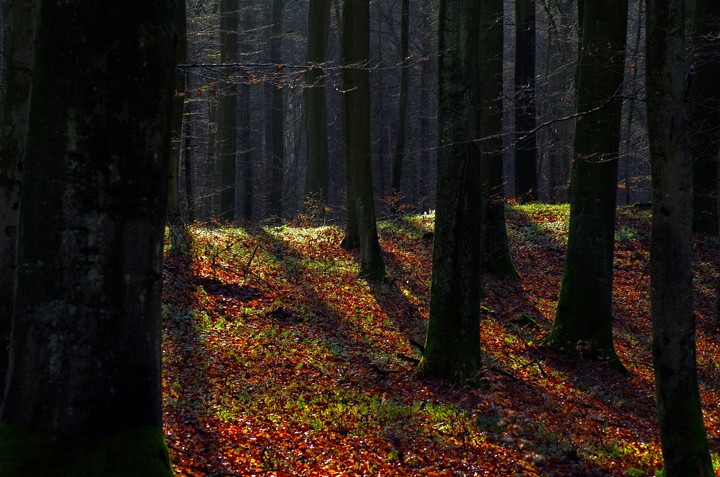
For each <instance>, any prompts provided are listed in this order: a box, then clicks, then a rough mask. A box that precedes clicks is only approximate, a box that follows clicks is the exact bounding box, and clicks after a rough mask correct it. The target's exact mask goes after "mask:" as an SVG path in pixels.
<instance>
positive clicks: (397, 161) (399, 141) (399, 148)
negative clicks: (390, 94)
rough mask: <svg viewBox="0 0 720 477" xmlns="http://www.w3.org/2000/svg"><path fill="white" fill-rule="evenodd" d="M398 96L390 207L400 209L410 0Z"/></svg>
mask: <svg viewBox="0 0 720 477" xmlns="http://www.w3.org/2000/svg"><path fill="white" fill-rule="evenodd" d="M400 15H401V16H400V98H399V100H398V130H397V137H396V140H395V155H394V156H393V166H392V178H391V183H390V194H391V198H390V199H391V204H390V205H391V209H392V212H393V213H395V214H397V213H398V212H399V211H400V200H401V198H402V197H401V193H400V183H401V182H402V173H403V162H404V158H405V136H406V129H407V109H408V83H409V78H410V71H409V65H408V62H409V61H410V48H409V43H410V34H409V30H410V0H402V5H401V14H400Z"/></svg>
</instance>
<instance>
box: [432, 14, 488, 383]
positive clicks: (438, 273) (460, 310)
mask: <svg viewBox="0 0 720 477" xmlns="http://www.w3.org/2000/svg"><path fill="white" fill-rule="evenodd" d="M490 3H491V2H488V1H487V0H483V1H478V0H441V1H440V16H439V51H440V52H441V54H440V56H439V65H438V66H439V72H440V76H439V105H438V108H439V109H438V126H439V130H438V134H439V147H438V157H437V161H438V162H437V167H438V171H437V208H436V212H435V237H434V248H433V269H432V289H431V295H430V319H429V322H428V329H427V337H426V341H425V351H424V353H423V357H422V361H421V362H420V368H421V369H422V370H423V371H424V372H428V373H430V374H434V375H437V376H441V377H444V378H447V379H450V380H453V381H466V380H472V379H474V378H475V377H476V375H477V372H478V370H479V369H480V365H481V353H480V315H479V313H480V288H481V283H480V279H481V251H480V247H479V246H478V244H479V243H481V235H482V223H483V221H482V218H483V217H482V215H483V214H482V210H483V208H482V192H481V191H482V168H481V160H480V157H481V151H480V147H479V142H478V139H479V138H480V131H479V130H478V124H479V120H480V114H481V113H480V110H481V106H482V105H481V101H480V97H479V93H480V90H479V81H480V59H479V58H478V54H479V52H478V47H479V35H480V31H479V30H480V28H485V27H486V25H484V24H483V25H481V19H482V17H481V10H482V9H484V8H486V6H489V5H490Z"/></svg>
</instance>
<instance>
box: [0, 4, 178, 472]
mask: <svg viewBox="0 0 720 477" xmlns="http://www.w3.org/2000/svg"><path fill="white" fill-rule="evenodd" d="M39 5H40V14H39V18H40V24H39V25H38V28H37V30H36V31H37V37H36V42H35V47H36V50H35V57H34V70H33V83H32V99H31V104H30V111H29V122H28V133H27V139H26V143H25V158H26V161H24V179H23V189H22V197H21V200H22V207H21V212H20V222H19V224H20V227H19V235H18V243H19V246H18V273H17V284H16V294H15V309H14V317H13V319H14V321H13V331H12V342H11V352H10V368H9V371H8V382H7V386H6V393H5V401H4V403H3V407H2V410H1V411H0V476H3V477H5V476H7V477H10V476H12V477H24V476H28V477H30V476H32V477H37V476H49V475H53V476H70V475H73V476H75V475H85V476H90V477H95V476H120V475H133V476H148V477H149V476H153V477H154V476H164V475H166V476H170V475H172V471H171V468H170V462H169V458H168V453H167V449H166V447H165V443H164V440H163V436H162V425H161V417H162V413H161V388H160V366H161V361H160V334H161V333H160V304H161V294H160V286H161V277H162V250H163V247H162V243H163V235H164V219H165V213H166V207H167V170H168V161H169V154H170V129H171V124H170V123H171V111H172V92H173V81H174V66H175V58H174V57H175V45H174V39H175V38H174V31H173V7H172V6H173V5H174V2H172V1H162V0H160V1H156V2H152V3H151V4H149V3H147V2H145V1H137V0H129V1H127V0H126V1H123V2H120V1H106V2H95V1H90V0H78V1H74V2H56V1H50V0H47V1H46V0H42V1H41V2H39ZM129 11H131V12H133V14H132V15H128V12H129Z"/></svg>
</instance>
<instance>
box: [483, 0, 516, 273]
mask: <svg viewBox="0 0 720 477" xmlns="http://www.w3.org/2000/svg"><path fill="white" fill-rule="evenodd" d="M481 15H482V19H481V23H482V25H483V28H482V29H481V30H480V31H479V35H480V38H479V40H478V43H479V46H478V48H479V50H478V61H479V62H480V70H481V71H482V72H483V74H482V75H480V76H479V80H478V88H479V94H480V101H481V107H480V117H479V121H480V122H479V123H478V131H479V134H480V138H481V140H480V154H481V162H482V167H483V193H484V194H485V196H484V197H483V205H484V207H485V211H484V216H485V221H484V224H485V230H483V238H482V244H481V247H482V249H483V250H482V251H483V266H484V269H485V271H487V272H488V273H492V274H495V275H498V276H503V277H512V278H519V276H520V275H519V274H518V273H517V271H516V270H515V267H514V266H513V263H512V257H511V256H510V246H509V243H508V236H507V225H506V223H505V197H504V194H503V184H504V181H505V177H504V175H503V162H502V139H501V135H502V95H503V84H502V56H503V54H502V52H503V31H502V18H503V8H502V3H501V2H497V1H495V0H483V2H482V13H481Z"/></svg>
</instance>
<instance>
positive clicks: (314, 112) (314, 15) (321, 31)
mask: <svg viewBox="0 0 720 477" xmlns="http://www.w3.org/2000/svg"><path fill="white" fill-rule="evenodd" d="M330 7H331V0H310V5H309V6H308V38H307V55H306V59H307V63H308V70H307V72H306V73H305V83H306V85H305V91H304V94H305V134H306V138H307V174H306V176H305V204H306V207H309V208H311V209H312V208H314V207H315V206H319V207H321V208H324V207H325V206H327V205H328V189H329V187H330V155H329V153H328V137H327V131H328V125H327V117H328V115H327V101H326V97H325V92H326V91H325V90H326V88H325V70H324V69H323V64H324V63H325V61H326V60H327V43H328V34H329V32H330ZM310 212H311V213H317V212H318V211H317V210H310Z"/></svg>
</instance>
